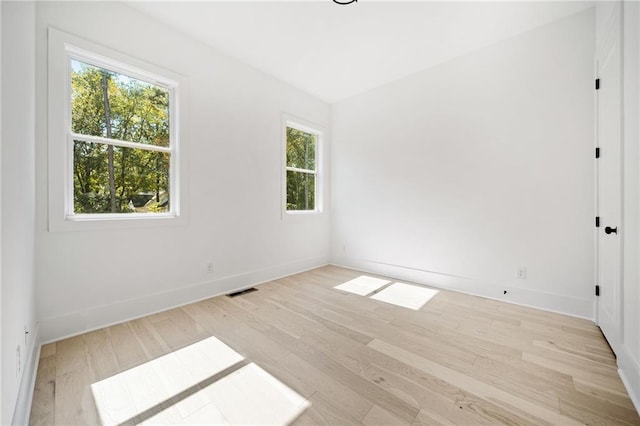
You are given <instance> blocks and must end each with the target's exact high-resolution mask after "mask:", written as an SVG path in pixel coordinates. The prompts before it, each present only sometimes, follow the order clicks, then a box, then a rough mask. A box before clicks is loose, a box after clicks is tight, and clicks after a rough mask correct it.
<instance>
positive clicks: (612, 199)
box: [596, 14, 624, 352]
mask: <svg viewBox="0 0 640 426" xmlns="http://www.w3.org/2000/svg"><path fill="white" fill-rule="evenodd" d="M620 35H621V34H620V17H619V14H614V18H613V21H612V25H611V27H610V31H609V34H608V36H607V37H606V40H605V42H604V43H603V45H602V48H601V49H600V50H599V52H597V54H596V67H597V72H598V78H599V90H597V91H596V105H597V114H596V116H597V123H596V138H597V139H596V144H597V146H598V147H599V148H600V157H599V158H598V159H597V160H596V170H597V210H598V212H597V215H598V216H599V217H600V227H599V228H596V229H597V235H598V236H597V242H596V244H597V247H598V249H597V257H598V262H597V283H596V284H597V285H598V286H599V289H600V296H599V297H597V298H596V299H597V302H596V303H597V313H596V314H597V318H596V319H597V323H598V325H599V326H600V328H601V329H602V332H603V333H604V335H605V337H606V338H607V340H608V341H609V344H610V345H611V348H612V349H613V350H614V352H615V351H617V349H618V347H619V345H620V336H621V331H622V330H621V324H622V323H621V308H620V303H621V300H620V295H621V282H620V274H621V244H620V242H621V237H620V234H621V233H622V232H624V229H622V228H621V226H620V220H621V216H620V211H621V176H622V167H621V165H622V156H621V134H622V122H621V101H622V99H621V75H620V71H621V42H620Z"/></svg>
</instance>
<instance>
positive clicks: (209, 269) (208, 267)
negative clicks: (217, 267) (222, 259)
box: [207, 262, 213, 274]
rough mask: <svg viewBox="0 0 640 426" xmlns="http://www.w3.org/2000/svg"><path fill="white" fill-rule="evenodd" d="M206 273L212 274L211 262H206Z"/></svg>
mask: <svg viewBox="0 0 640 426" xmlns="http://www.w3.org/2000/svg"><path fill="white" fill-rule="evenodd" d="M207 274H213V262H207Z"/></svg>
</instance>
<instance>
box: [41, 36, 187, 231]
mask: <svg viewBox="0 0 640 426" xmlns="http://www.w3.org/2000/svg"><path fill="white" fill-rule="evenodd" d="M48 42H49V46H48V47H49V52H48V53H49V57H48V94H49V100H48V123H49V129H48V130H49V132H48V139H49V140H48V149H49V153H48V154H49V155H48V157H49V158H48V161H49V230H50V231H69V230H85V229H119V228H127V227H147V226H165V225H172V226H173V225H181V224H184V223H185V221H186V209H185V204H186V203H185V200H184V198H185V196H184V195H185V192H186V191H185V189H186V176H185V175H184V174H183V173H182V171H183V170H185V168H186V165H185V161H184V159H185V158H186V155H185V149H184V144H182V143H181V142H182V141H183V139H184V134H183V131H182V127H181V126H180V116H184V115H185V111H184V105H185V102H181V96H184V93H185V91H186V86H187V85H186V79H184V78H183V77H182V76H180V75H178V74H176V73H173V72H171V71H168V70H165V69H162V68H159V67H157V66H154V65H151V64H147V63H145V62H143V61H141V60H139V59H135V58H132V57H129V56H127V55H124V54H122V53H120V52H116V51H114V50H111V49H109V48H106V47H104V46H100V45H97V44H94V43H91V42H89V41H87V40H84V39H82V38H79V37H76V36H73V35H71V34H67V33H64V32H62V31H59V30H57V29H55V28H49V29H48ZM72 59H75V60H78V61H80V62H83V63H87V64H89V65H93V66H96V67H99V68H103V69H107V70H109V71H114V72H117V73H120V74H124V75H126V76H128V77H132V78H135V79H138V80H141V81H144V82H147V83H150V84H153V85H156V86H160V87H163V88H166V89H167V90H169V123H170V128H169V132H170V134H169V141H170V142H169V143H170V145H169V147H168V148H166V147H160V146H153V145H149V146H146V145H145V146H144V149H147V150H152V151H159V152H167V153H169V154H170V164H169V188H170V190H171V193H170V194H169V196H170V200H169V206H170V211H168V212H162V213H91V214H79V213H74V203H73V189H74V188H73V144H74V140H79V141H84V142H98V143H102V144H107V145H109V144H110V145H113V146H121V147H127V148H136V149H140V144H136V143H134V142H127V141H122V140H118V139H107V138H104V137H98V136H89V135H78V134H75V133H73V131H72V127H71V60H72Z"/></svg>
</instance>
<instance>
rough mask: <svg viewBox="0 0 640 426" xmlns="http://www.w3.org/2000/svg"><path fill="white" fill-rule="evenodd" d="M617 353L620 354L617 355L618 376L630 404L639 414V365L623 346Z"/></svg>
mask: <svg viewBox="0 0 640 426" xmlns="http://www.w3.org/2000/svg"><path fill="white" fill-rule="evenodd" d="M618 352H620V353H619V354H618V374H619V375H620V379H621V380H622V383H623V384H624V387H625V388H627V393H628V394H629V398H631V402H633V405H634V406H635V407H636V411H637V412H638V413H639V414H640V365H638V362H637V361H636V360H635V359H633V357H632V356H631V354H630V353H629V350H628V349H627V348H626V347H625V346H622V347H621V349H620V350H619V351H618Z"/></svg>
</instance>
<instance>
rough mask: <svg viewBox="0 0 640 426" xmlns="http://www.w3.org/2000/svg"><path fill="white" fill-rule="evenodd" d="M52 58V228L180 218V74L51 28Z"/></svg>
mask: <svg viewBox="0 0 640 426" xmlns="http://www.w3.org/2000/svg"><path fill="white" fill-rule="evenodd" d="M94 48H95V50H94ZM112 55H113V56H112ZM49 56H50V62H49V152H50V156H49V166H50V167H49V169H50V170H49V180H50V185H49V187H50V188H49V189H50V191H49V194H50V197H49V198H50V200H49V203H50V205H49V211H50V228H51V229H54V228H59V229H60V228H61V229H75V228H77V227H78V226H80V225H73V227H72V228H69V225H65V224H64V223H65V222H67V223H73V222H75V223H76V224H77V223H81V222H87V223H88V222H92V223H94V224H95V223H97V222H109V221H111V222H113V223H118V224H119V225H118V226H121V225H123V224H124V223H125V222H126V219H136V222H137V224H138V225H140V223H141V222H140V221H139V220H138V219H154V218H156V219H159V218H177V217H178V216H179V215H180V213H181V211H180V210H181V209H180V197H179V195H180V192H181V191H180V188H181V186H183V182H180V179H179V177H180V176H179V174H178V171H179V168H180V161H179V154H180V153H179V152H178V139H179V132H178V130H177V128H178V123H177V121H178V120H177V104H178V99H177V93H178V86H179V85H178V82H177V81H178V80H176V79H174V78H173V77H174V75H173V74H171V77H172V78H168V77H165V76H164V75H163V74H164V70H161V69H158V68H157V67H155V66H152V65H148V66H147V64H145V63H142V62H140V61H139V60H137V59H134V58H128V57H125V56H123V55H122V54H119V53H117V52H111V51H110V50H107V49H106V48H103V47H101V46H97V45H92V44H91V43H89V42H86V41H84V40H80V39H77V38H75V37H73V36H71V35H68V34H65V33H62V32H59V31H56V30H53V29H49ZM156 223H157V222H156ZM60 224H62V225H61V226H58V225H60ZM83 226H84V225H83ZM88 226H90V225H88ZM74 227H75V228H74ZM85 227H86V226H85ZM81 228H82V227H81Z"/></svg>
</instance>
